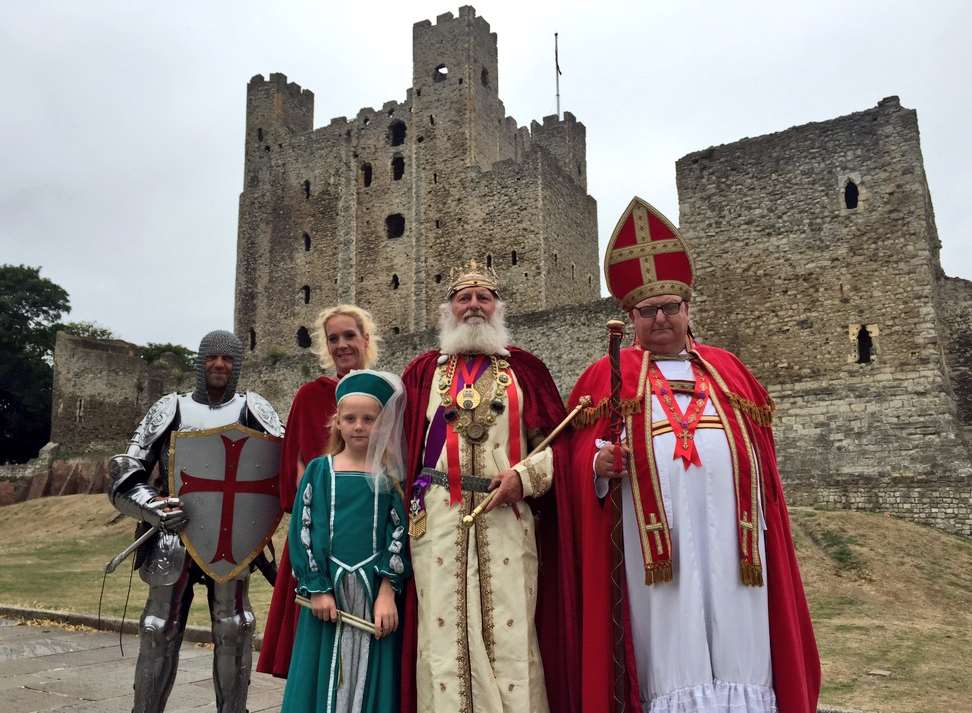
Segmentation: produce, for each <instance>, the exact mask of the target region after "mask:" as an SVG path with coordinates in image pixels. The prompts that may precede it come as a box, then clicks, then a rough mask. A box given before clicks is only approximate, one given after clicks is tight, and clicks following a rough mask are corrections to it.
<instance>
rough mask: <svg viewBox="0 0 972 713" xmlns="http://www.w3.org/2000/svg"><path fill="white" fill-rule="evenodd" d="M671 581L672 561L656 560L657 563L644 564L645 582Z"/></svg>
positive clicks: (650, 583) (648, 583)
mask: <svg viewBox="0 0 972 713" xmlns="http://www.w3.org/2000/svg"><path fill="white" fill-rule="evenodd" d="M671 581H672V563H671V562H658V563H657V564H646V565H645V584H646V585H648V586H650V585H652V584H661V583H662V582H671Z"/></svg>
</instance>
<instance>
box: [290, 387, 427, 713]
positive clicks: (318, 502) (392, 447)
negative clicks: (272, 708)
mask: <svg viewBox="0 0 972 713" xmlns="http://www.w3.org/2000/svg"><path fill="white" fill-rule="evenodd" d="M336 398H337V413H336V414H335V417H334V418H335V422H334V424H333V426H332V427H331V444H330V447H329V448H328V451H329V455H326V456H323V457H321V458H316V459H314V460H312V461H311V462H310V463H309V464H308V465H307V470H306V471H305V472H304V475H303V478H302V479H301V481H300V485H299V487H298V488H297V496H296V499H295V501H294V508H293V514H292V515H291V519H290V531H289V540H288V541H289V548H290V562H291V566H292V568H293V570H294V575H295V578H296V579H297V594H298V595H301V596H303V597H306V598H308V599H309V600H310V604H311V605H310V607H309V608H306V609H304V610H303V611H301V614H300V619H299V620H298V622H297V634H296V638H295V640H294V650H293V655H292V657H291V662H290V672H289V673H288V675H287V687H286V689H285V691H284V700H283V707H282V708H281V713H393V712H394V711H397V710H398V707H399V681H398V660H399V646H398V636H397V634H396V631H397V629H398V606H397V604H396V601H395V597H396V594H399V593H401V591H402V586H403V583H404V579H405V577H407V576H408V575H409V563H408V560H407V557H406V546H405V545H406V542H405V532H406V525H405V509H404V506H403V498H402V494H401V485H400V481H401V476H402V474H403V472H404V471H403V466H402V448H401V445H402V412H403V411H404V405H405V403H404V402H405V396H404V389H403V388H402V383H401V381H400V380H399V378H398V377H397V376H395V375H394V374H390V373H387V372H377V371H371V370H368V369H363V370H361V371H352V372H351V373H349V374H348V375H347V376H345V377H344V378H343V379H342V380H341V381H340V383H339V384H338V386H337V393H336ZM342 613H348V614H351V615H353V616H355V617H358V618H359V619H365V620H368V621H370V622H373V624H374V633H369V632H367V631H362V630H361V629H358V628H354V627H352V626H350V625H348V624H346V623H345V622H344V620H342Z"/></svg>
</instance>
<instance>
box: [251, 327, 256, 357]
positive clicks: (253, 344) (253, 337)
mask: <svg viewBox="0 0 972 713" xmlns="http://www.w3.org/2000/svg"><path fill="white" fill-rule="evenodd" d="M254 349H256V330H255V329H250V351H251V352H252V351H253V350H254Z"/></svg>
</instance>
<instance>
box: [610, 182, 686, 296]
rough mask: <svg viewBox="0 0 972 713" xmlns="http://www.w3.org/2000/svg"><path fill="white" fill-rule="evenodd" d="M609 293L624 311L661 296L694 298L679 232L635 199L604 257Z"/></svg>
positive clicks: (653, 210) (625, 213) (622, 217)
mask: <svg viewBox="0 0 972 713" xmlns="http://www.w3.org/2000/svg"><path fill="white" fill-rule="evenodd" d="M604 278H605V281H606V282H607V286H608V290H609V291H610V293H611V294H612V295H613V296H614V298H615V299H617V300H618V301H619V302H620V303H621V306H622V307H623V308H624V309H625V311H627V310H629V309H631V308H632V307H634V306H635V305H636V304H638V303H639V302H641V301H642V300H643V299H647V298H648V297H656V296H658V295H678V296H679V297H681V298H682V299H684V300H688V299H690V298H691V296H692V258H691V256H690V255H689V252H688V250H687V248H686V247H685V243H684V242H682V236H681V235H679V233H678V228H676V227H675V226H674V225H672V224H671V222H669V220H668V218H666V217H665V216H664V215H662V214H661V213H660V212H659V211H658V210H656V209H655V208H654V207H652V206H651V205H649V204H648V203H646V202H645V201H643V200H641V199H640V198H638V197H637V196H635V197H634V198H633V199H632V200H631V203H629V204H628V207H627V208H626V209H625V211H624V213H623V214H622V215H621V220H619V221H618V224H617V226H616V227H615V228H614V232H613V233H612V234H611V240H610V242H609V243H608V247H607V252H606V254H605V255H604Z"/></svg>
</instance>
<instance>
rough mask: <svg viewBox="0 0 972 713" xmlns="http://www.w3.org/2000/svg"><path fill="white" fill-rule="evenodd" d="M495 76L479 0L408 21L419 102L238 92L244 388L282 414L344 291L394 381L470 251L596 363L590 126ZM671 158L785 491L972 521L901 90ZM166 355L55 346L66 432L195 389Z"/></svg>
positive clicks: (970, 467)
mask: <svg viewBox="0 0 972 713" xmlns="http://www.w3.org/2000/svg"><path fill="white" fill-rule="evenodd" d="M497 81H498V73H497V55H496V35H495V34H491V33H490V31H489V26H488V25H487V23H486V22H485V21H484V20H483V19H482V18H479V17H477V16H476V14H475V11H474V10H473V9H472V8H470V7H463V8H460V10H459V15H458V17H453V16H452V15H451V14H448V13H447V14H445V15H442V16H440V17H439V18H437V20H436V23H435V24H434V25H433V24H432V23H430V22H428V21H424V22H420V23H417V24H416V25H415V27H414V49H413V86H412V88H411V89H409V90H408V91H407V92H406V100H405V102H403V103H400V104H399V103H395V102H390V103H388V104H385V105H384V106H383V107H382V109H381V111H374V110H372V109H365V110H362V111H361V112H359V113H358V115H357V117H355V119H354V120H352V121H348V120H346V119H335V120H333V121H331V122H330V123H329V124H328V125H327V126H324V127H322V128H319V129H313V126H312V114H313V95H312V94H311V93H310V92H309V91H307V90H303V89H301V88H300V87H298V86H297V85H296V84H288V83H287V81H286V78H285V77H284V76H283V75H280V74H272V75H270V79H269V80H264V79H263V78H262V77H259V76H258V77H255V78H254V79H252V80H251V81H250V83H249V85H248V87H247V122H246V138H245V147H246V148H245V151H246V163H245V174H244V190H243V193H242V195H241V197H240V221H239V244H238V255H237V282H236V316H235V324H236V327H235V328H236V331H237V333H238V334H239V335H240V337H241V338H242V339H243V341H244V344H245V345H247V346H248V347H249V349H250V351H249V352H248V358H247V361H246V364H245V365H244V368H243V387H245V388H253V389H255V390H257V391H259V392H260V393H262V394H263V395H265V396H266V397H268V398H270V399H271V400H272V401H273V402H274V404H275V405H276V406H277V408H278V409H279V410H280V412H281V414H286V412H287V410H288V408H289V405H290V399H291V398H292V396H293V394H294V392H295V391H296V389H297V387H298V386H299V385H300V384H301V383H303V382H304V381H307V380H309V379H311V378H313V377H315V376H316V375H317V374H318V367H317V362H316V357H315V356H314V355H313V354H311V353H309V351H308V350H307V346H309V345H310V332H311V331H312V325H313V320H314V317H315V315H316V314H317V312H318V311H320V309H322V308H323V307H325V306H328V305H330V304H334V303H336V302H345V301H354V302H358V303H359V304H362V305H364V306H366V307H368V308H369V309H371V310H372V311H373V312H374V313H375V315H376V317H377V319H378V320H379V323H380V324H381V327H382V329H383V330H384V335H385V344H384V346H383V353H382V358H381V361H380V367H381V368H386V369H390V370H400V369H401V368H402V367H404V365H405V364H406V363H407V362H408V361H409V359H411V358H412V357H413V356H415V355H416V354H418V353H419V352H421V351H423V350H425V349H428V348H430V347H432V346H433V345H434V344H435V338H436V335H435V330H434V326H435V323H436V320H437V313H436V309H437V305H438V303H439V302H441V301H442V299H443V294H442V285H441V284H440V283H441V282H442V281H444V280H447V279H448V270H449V268H450V267H451V266H453V265H456V264H458V263H460V262H461V261H464V260H466V259H469V258H477V259H480V260H486V261H490V262H491V263H492V265H493V266H494V267H495V268H496V270H497V271H498V273H499V274H500V277H501V279H502V280H503V281H504V283H505V284H506V288H505V290H504V292H505V296H506V297H508V299H509V301H510V305H511V310H510V313H511V316H510V318H509V323H510V329H511V333H512V334H513V336H514V339H515V341H516V342H517V343H518V344H519V345H521V346H523V347H525V348H528V349H530V350H532V351H534V352H535V353H537V354H538V355H540V356H541V357H542V358H543V359H544V361H546V363H547V364H548V365H549V366H550V368H551V371H552V372H553V374H554V377H555V378H556V379H557V382H558V384H559V385H560V387H561V390H562V392H564V393H565V394H566V392H567V391H569V389H570V388H571V386H572V385H573V383H574V381H575V380H576V378H577V377H578V376H579V374H580V373H581V371H582V370H583V369H584V367H586V366H587V365H588V364H589V363H591V362H592V361H594V360H595V359H597V358H599V357H600V356H601V355H603V354H604V351H605V347H606V331H605V322H606V320H607V319H609V318H612V317H617V316H619V314H618V308H617V306H616V304H615V303H614V301H613V300H611V299H600V298H599V297H598V295H599V270H598V267H597V265H598V257H599V256H598V255H597V247H596V245H597V239H596V234H597V232H596V223H595V203H594V200H593V199H592V198H591V197H590V196H588V195H587V192H586V173H587V171H586V159H585V141H586V136H585V134H586V131H585V128H584V126H583V125H582V124H580V123H579V122H577V121H576V119H575V118H574V117H573V116H571V115H570V114H565V116H564V119H563V120H558V119H557V117H547V118H545V119H544V122H543V124H542V125H541V124H538V123H533V124H532V126H531V128H530V130H527V129H526V128H517V126H516V124H515V122H514V121H513V120H512V119H510V118H508V117H506V116H505V113H504V110H503V105H502V103H501V102H500V100H499V97H498V93H497ZM675 169H676V178H677V184H678V192H679V205H680V215H679V223H680V228H681V231H682V234H683V235H684V236H685V238H686V239H687V241H688V243H689V245H690V247H691V249H692V251H693V253H694V260H695V266H696V270H697V286H696V297H695V301H694V303H693V315H694V316H693V319H694V324H695V332H696V334H697V335H698V336H699V337H700V338H701V339H703V340H704V341H707V342H709V343H712V344H716V345H719V346H724V347H726V348H728V349H730V350H732V351H734V352H736V353H737V354H739V356H740V357H741V358H742V359H743V361H745V362H746V363H747V364H748V365H749V366H750V367H751V368H752V369H753V370H754V372H755V373H756V375H757V376H758V377H759V378H760V379H761V380H762V381H763V383H765V384H766V385H767V387H768V388H769V390H770V392H771V394H772V396H773V398H774V399H775V401H776V405H777V411H776V414H775V420H774V427H775V431H776V437H777V446H778V451H779V456H780V470H781V473H782V474H783V478H784V480H785V481H786V485H787V489H788V490H787V492H788V496H789V499H790V501H791V502H792V503H803V504H818V505H824V506H832V507H848V508H861V509H869V510H877V511H887V512H891V513H894V514H896V515H899V516H902V517H908V518H911V519H915V520H918V521H921V522H925V523H928V524H930V525H934V526H936V527H940V528H943V529H946V530H949V531H952V532H957V533H961V534H964V535H972V455H970V449H969V438H970V437H972V366H970V364H972V282H969V281H966V280H962V279H958V278H950V277H947V276H945V274H944V272H943V271H942V267H941V263H940V259H939V247H940V243H939V240H938V234H937V230H936V227H935V218H934V212H933V210H932V202H931V197H930V194H929V191H928V185H927V182H926V179H925V173H924V164H923V160H922V156H921V148H920V144H919V132H918V121H917V116H916V113H915V111H914V110H911V109H906V108H903V107H902V106H901V105H900V103H899V101H898V99H897V97H889V98H887V99H884V100H882V101H881V102H879V103H878V105H877V106H876V107H874V108H871V109H867V110H865V111H860V112H857V113H853V114H850V115H848V116H843V117H839V118H836V119H832V120H830V121H824V122H819V123H812V124H807V125H804V126H798V127H795V128H791V129H787V130H785V131H781V132H779V133H776V134H771V135H769V136H762V137H758V138H754V139H744V140H742V141H738V142H736V143H733V144H728V145H725V146H717V147H713V148H709V149H706V150H704V151H699V152H696V153H692V154H689V155H688V156H685V157H683V158H682V159H680V160H679V161H678V162H677V164H676V166H675ZM642 197H643V198H645V199H647V200H649V201H651V200H652V196H650V195H644V196H642ZM672 217H674V216H672ZM484 251H488V253H487V254H484ZM528 287H529V289H528ZM191 346H195V345H191ZM162 366H163V367H164V368H160V367H157V366H154V367H152V368H146V366H145V364H144V363H143V362H142V361H141V359H139V357H138V356H137V354H136V353H135V352H134V350H131V349H126V348H125V345H124V343H119V342H113V343H110V344H108V345H105V344H103V343H99V342H95V341H93V340H83V339H77V338H59V339H58V342H57V352H56V355H55V396H54V400H55V403H54V407H53V412H54V415H53V433H52V441H54V442H57V443H59V444H61V448H62V449H63V450H65V451H67V452H68V453H78V452H80V451H83V450H85V449H87V450H89V451H92V450H97V451H99V452H100V453H105V452H111V451H117V450H118V449H119V448H120V447H121V445H122V444H123V443H124V441H125V439H126V438H127V437H128V435H129V433H130V431H131V429H132V428H133V427H134V426H135V424H136V422H137V420H138V418H139V415H140V414H141V412H142V411H144V410H145V408H146V407H147V404H148V403H149V400H150V399H151V398H152V397H153V396H154V395H155V394H158V393H162V392H164V391H167V390H173V389H176V388H180V389H188V388H191V379H190V378H187V377H186V376H185V375H183V376H180V375H179V374H178V373H177V372H176V371H175V370H174V369H172V368H171V365H169V366H166V365H162ZM45 467H46V466H45ZM49 472H50V473H52V474H54V475H52V476H51V477H52V479H53V480H55V481H56V472H57V471H56V468H55V467H54V466H51V467H50V468H49ZM2 480H3V476H2V475H0V481H2ZM10 482H13V481H11V480H9V479H8V483H7V484H5V483H4V482H0V502H3V500H4V487H7V489H8V490H10V487H9V485H8V484H9V483H10ZM45 482H46V481H45ZM18 487H20V488H21V489H22V490H24V486H23V485H22V484H21V485H20V486H18ZM45 488H46V491H45ZM65 489H67V492H73V491H71V490H70V488H69V487H68V485H66V484H64V483H63V482H61V481H57V482H52V483H51V484H49V485H47V486H45V487H39V486H36V485H35V486H34V488H33V490H34V491H37V492H64V491H65ZM14 495H16V494H14Z"/></svg>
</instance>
